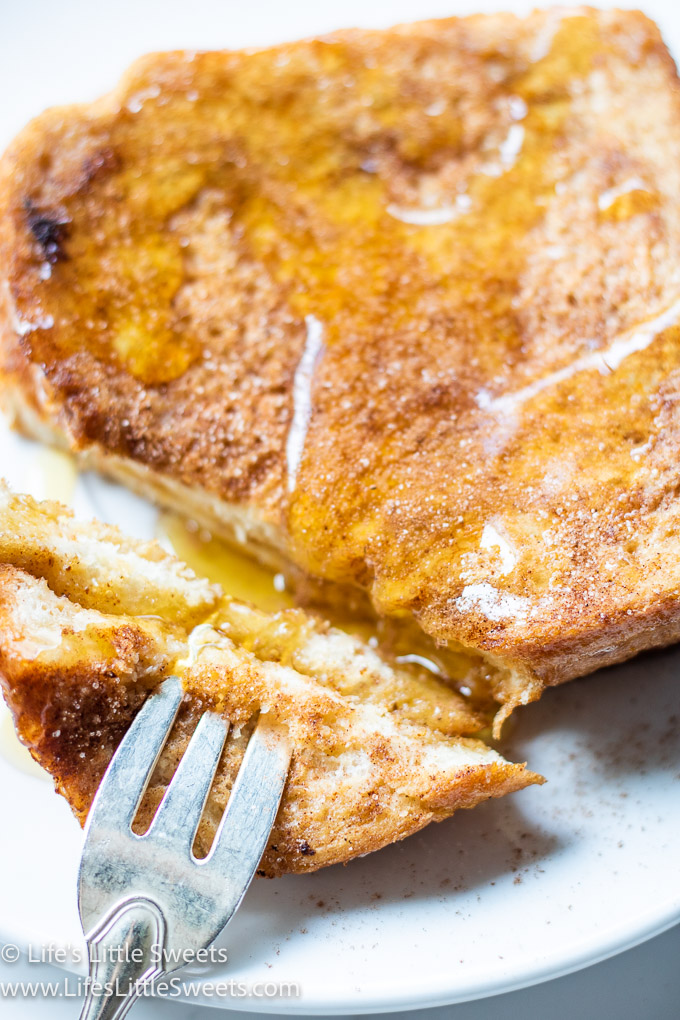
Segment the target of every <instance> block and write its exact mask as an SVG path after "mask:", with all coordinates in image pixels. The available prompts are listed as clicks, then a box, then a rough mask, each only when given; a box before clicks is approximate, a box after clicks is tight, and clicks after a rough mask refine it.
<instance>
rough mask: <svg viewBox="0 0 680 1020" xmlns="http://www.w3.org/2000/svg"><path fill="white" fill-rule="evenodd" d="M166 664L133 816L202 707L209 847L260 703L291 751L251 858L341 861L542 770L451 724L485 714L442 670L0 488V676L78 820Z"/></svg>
mask: <svg viewBox="0 0 680 1020" xmlns="http://www.w3.org/2000/svg"><path fill="white" fill-rule="evenodd" d="M170 674H176V675H178V676H180V677H181V679H182V683H183V685H184V688H185V691H186V696H185V700H184V703H183V706H182V709H181V713H180V717H179V719H178V722H177V723H176V725H175V728H174V729H173V731H172V734H171V736H170V739H169V741H168V743H167V744H166V747H165V749H164V751H163V754H162V756H161V759H160V761H159V763H158V765H157V767H156V770H155V772H154V774H153V776H152V779H151V784H150V787H149V790H148V792H147V794H146V796H145V800H144V802H143V805H142V811H141V815H140V817H139V819H138V823H137V824H138V825H139V826H141V827H142V828H144V826H145V825H148V823H149V821H150V819H151V817H152V815H153V812H154V810H155V808H156V807H157V805H158V803H159V802H160V799H161V797H162V796H163V793H164V791H165V789H166V788H167V785H168V782H169V780H170V778H171V777H172V775H173V773H174V771H175V768H176V766H177V763H178V761H179V758H180V757H181V755H182V753H183V751H184V749H185V748H186V745H187V743H188V740H189V738H190V736H191V733H192V731H193V728H194V727H195V724H196V721H197V719H198V716H199V715H200V713H201V712H202V711H204V710H205V709H206V708H210V709H212V710H214V711H217V712H221V713H224V714H225V715H226V716H227V717H228V718H229V720H230V721H231V723H232V731H231V732H232V734H233V735H232V736H231V737H230V738H229V740H228V742H227V746H226V749H225V752H224V755H223V758H222V761H221V764H220V767H219V769H218V773H217V778H216V781H215V784H214V785H213V788H212V790H211V793H210V797H209V800H208V805H207V808H206V812H205V815H204V817H203V820H202V822H201V826H200V828H199V832H198V836H197V850H198V852H199V853H203V854H205V853H207V851H208V849H209V847H210V845H211V841H212V838H213V836H214V834H215V831H216V828H217V825H218V823H219V820H220V818H221V815H222V812H223V809H224V807H225V804H226V802H227V799H228V796H229V790H230V788H231V783H232V780H233V778H234V776H235V774H236V771H237V770H238V765H239V763H240V760H241V756H242V754H243V752H244V750H245V745H246V743H247V739H248V736H249V734H250V732H251V730H252V726H253V724H254V721H255V720H256V718H257V715H258V713H261V712H266V713H269V714H270V715H271V716H272V717H273V718H274V719H275V721H276V722H277V723H279V724H281V725H282V726H285V727H287V729H288V732H289V734H290V737H291V741H292V744H293V749H294V750H293V759H292V764H291V770H290V774H289V777H288V781H287V785H286V789H285V792H284V796H283V801H282V804H281V809H280V811H279V814H278V818H277V821H276V824H275V827H274V830H273V832H272V836H271V839H270V843H269V845H268V848H267V850H266V852H265V855H264V857H263V860H262V864H261V872H262V873H263V874H266V875H270V876H273V875H278V874H282V873H284V872H303V871H313V870H315V869H317V868H320V867H323V866H324V865H327V864H334V863H337V862H340V861H347V860H350V859H351V858H352V857H356V856H357V855H359V854H365V853H368V852H370V851H372V850H376V849H378V848H380V847H382V846H385V845H386V844H387V843H391V842H393V841H394V840H397V839H401V838H403V837H404V836H407V835H409V834H410V833H413V832H416V831H417V830H419V829H421V828H422V827H423V826H425V825H427V824H428V823H429V822H431V821H438V820H441V819H443V818H446V817H448V816H449V815H451V814H453V812H454V811H456V810H457V809H458V808H464V807H473V806H474V805H475V804H477V803H479V802H480V801H482V800H486V799H487V798H489V797H498V796H502V795H503V794H505V793H509V792H511V791H513V790H518V789H521V788H522V787H524V786H527V785H529V784H531V783H536V782H541V781H542V780H541V777H539V776H537V775H535V774H534V773H531V772H529V771H528V770H527V769H526V768H525V766H524V765H514V764H511V763H509V762H507V761H505V760H504V759H503V758H502V757H501V756H500V755H499V754H497V753H496V752H495V751H494V750H492V749H490V748H488V747H487V746H485V745H484V744H483V743H482V741H480V740H475V739H472V738H470V737H466V736H463V735H461V734H464V733H470V732H472V731H474V730H476V729H479V727H480V726H481V724H482V722H481V720H480V719H479V718H478V717H476V716H475V715H474V713H473V712H472V711H471V710H470V709H469V708H468V707H467V706H466V704H465V702H464V700H463V699H462V698H461V697H460V696H459V695H458V694H456V693H455V692H453V691H452V690H451V689H450V688H449V687H447V686H446V685H444V684H437V682H436V681H435V680H430V681H425V679H424V678H423V677H422V676H420V675H419V674H418V672H417V671H413V670H408V669H400V668H399V667H398V666H391V665H390V664H388V663H387V662H386V661H384V660H382V659H381V658H380V657H379V656H378V655H377V654H376V653H375V652H374V651H373V650H372V649H371V648H370V647H368V646H367V645H364V644H363V643H362V642H360V641H359V640H358V639H356V638H353V637H350V636H349V635H346V634H343V633H340V632H338V631H335V630H334V629H332V628H330V627H328V626H327V625H324V624H323V623H321V622H319V621H318V620H315V619H312V618H311V617H307V616H306V615H305V614H304V613H303V612H302V611H301V610H295V609H294V610H288V611H282V612H280V613H277V614H273V615H267V614H264V613H262V612H260V611H258V610H255V609H253V608H252V607H250V606H248V605H246V604H245V603H241V602H237V601H235V600H233V599H230V598H229V597H228V596H226V595H224V594H223V593H222V592H221V591H220V589H219V587H218V586H216V585H211V584H209V583H208V582H206V581H203V580H201V579H200V578H197V577H196V576H195V575H194V574H193V573H192V571H191V570H189V569H188V568H187V567H186V566H185V565H184V564H182V563H180V562H179V561H178V560H176V559H175V558H174V557H172V556H170V555H169V554H167V553H166V552H164V551H163V550H162V549H161V547H160V546H158V545H157V544H156V543H153V542H151V543H142V542H136V541H133V540H131V539H128V538H126V537H125V536H123V535H122V534H121V533H120V532H119V531H117V530H116V529H115V528H111V527H107V526H105V525H101V524H99V523H96V522H93V523H89V524H82V523H79V522H77V521H75V520H74V518H73V517H72V515H71V514H70V512H69V511H68V510H66V508H65V507H63V506H61V505H59V504H57V503H36V502H35V501H34V500H33V499H31V498H30V497H21V496H16V495H13V494H12V493H11V492H10V491H9V490H8V489H7V487H6V486H4V485H2V486H0V686H2V690H3V693H4V696H5V700H6V701H7V704H8V705H9V707H10V710H11V711H12V713H13V716H14V720H15V724H16V728H17V732H18V734H19V736H20V738H21V739H22V741H23V742H24V743H25V744H26V745H27V746H28V748H29V750H30V751H31V754H32V755H33V757H34V758H35V759H36V761H38V762H39V763H40V764H41V765H42V766H43V767H44V768H45V769H47V771H48V772H49V773H50V774H51V775H52V776H53V778H54V780H55V783H56V786H57V789H58V790H59V792H60V793H62V794H63V795H64V796H65V797H66V798H67V800H68V801H69V803H70V804H71V807H72V808H73V810H74V812H75V814H76V816H77V817H78V818H79V819H80V820H81V822H83V821H84V819H85V817H86V815H87V811H88V808H89V805H90V803H91V801H92V798H93V796H94V793H95V791H96V789H97V786H98V784H99V781H100V779H101V777H102V775H103V772H104V770H105V768H106V766H107V765H108V763H109V761H110V759H111V756H112V755H113V753H114V751H115V749H116V746H117V744H118V743H119V741H120V740H121V738H122V736H123V734H124V733H125V731H126V729H127V728H128V726H129V725H130V723H131V722H132V720H133V718H134V716H135V714H136V712H137V711H138V710H139V708H140V707H141V705H142V704H143V702H144V699H145V698H146V697H147V696H148V694H149V693H150V692H151V691H153V690H154V689H155V688H157V686H158V685H159V684H160V683H161V681H162V680H163V679H164V678H165V677H167V676H168V675H170Z"/></svg>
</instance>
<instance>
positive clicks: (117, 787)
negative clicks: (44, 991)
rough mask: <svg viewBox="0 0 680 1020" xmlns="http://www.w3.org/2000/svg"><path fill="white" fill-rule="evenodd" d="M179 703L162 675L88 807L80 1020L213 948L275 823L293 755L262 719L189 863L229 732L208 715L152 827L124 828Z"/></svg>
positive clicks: (175, 682)
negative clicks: (86, 972) (220, 810)
mask: <svg viewBox="0 0 680 1020" xmlns="http://www.w3.org/2000/svg"><path fill="white" fill-rule="evenodd" d="M182 696H183V690H182V684H181V682H180V680H179V679H178V678H177V677H170V678H169V679H168V680H166V681H165V682H164V683H163V684H162V685H161V687H160V688H159V691H158V693H156V694H153V695H151V696H150V697H149V698H148V699H147V701H146V702H145V704H144V706H143V707H142V709H141V711H140V712H139V713H138V715H137V717H136V718H135V721H134V722H133V724H132V726H131V727H130V729H129V730H128V732H127V733H126V735H125V737H124V738H123V740H122V742H121V744H120V746H119V748H118V750H117V751H116V753H115V755H114V757H113V759H112V760H111V763H110V765H109V767H108V769H107V771H106V773H105V775H104V778H103V779H102V782H101V785H100V786H99V789H98V791H97V794H96V796H95V798H94V801H93V803H92V808H91V810H90V815H89V818H88V821H87V826H86V838H85V847H84V850H83V856H82V860H81V864H80V874H79V879H78V902H79V908H80V919H81V921H82V924H83V931H84V932H85V937H86V939H87V943H88V950H89V954H90V957H89V959H90V984H89V988H88V993H87V998H86V1001H85V1005H84V1006H83V1011H82V1014H81V1020H120V1018H121V1017H123V1016H125V1014H126V1013H127V1011H128V1010H129V1009H130V1007H131V1006H132V1004H133V1002H134V1001H135V999H136V998H137V996H138V995H140V994H141V993H142V991H143V990H144V988H145V986H147V985H148V983H149V982H152V981H154V980H155V979H157V978H158V977H160V976H161V975H164V974H170V973H172V972H173V971H176V970H179V968H180V967H182V966H184V965H185V964H186V962H187V961H191V960H192V959H196V957H195V955H194V954H196V953H197V952H198V951H199V950H204V949H206V948H207V947H208V946H209V945H210V943H212V942H213V941H214V939H215V938H216V937H217V936H218V935H219V933H220V932H221V931H222V929H223V928H224V926H225V925H226V924H227V922H228V921H229V920H230V919H231V917H232V916H233V914H234V912H235V910H236V909H237V907H238V906H239V904H240V903H241V900H242V899H243V896H244V894H245V892H246V889H247V888H248V886H249V885H250V882H251V880H252V878H253V875H254V874H255V871H256V869H257V865H258V863H259V861H260V858H261V856H262V854H263V852H264V849H265V846H266V843H267V839H268V837H269V834H270V832H271V828H272V826H273V824H274V819H275V817H276V812H277V810H278V806H279V802H280V800H281V794H282V793H283V787H284V784H285V781H286V776H287V773H288V767H289V764H290V755H291V748H290V744H289V742H288V739H287V736H286V735H285V734H284V733H282V731H281V730H280V729H277V728H276V727H275V726H274V725H272V724H271V723H270V722H269V721H268V719H267V716H260V719H259V721H258V724H257V726H256V728H255V730H254V732H253V735H252V736H251V738H250V741H249V742H248V747H247V749H246V753H245V756H244V759H243V762H242V765H241V768H240V770H239V773H238V776H237V778H236V781H235V783H234V786H233V789H232V791H231V794H230V797H229V800H228V802H227V807H226V810H225V812H224V816H223V818H222V820H221V822H220V826H219V828H218V831H217V835H216V836H215V840H214V843H213V845H212V848H211V850H210V853H209V855H208V856H207V857H206V858H205V859H202V860H199V859H197V858H196V857H195V856H194V854H193V852H192V847H193V843H194V837H195V834H196V829H197V828H198V823H199V821H200V818H201V815H202V813H203V809H204V807H205V803H206V800H207V797H208V793H209V791H210V787H211V784H212V781H213V778H214V775H215V771H216V769H217V765H218V762H219V760H220V755H221V754H222V749H223V747H224V742H225V740H226V737H227V732H228V729H229V724H228V723H227V722H226V721H225V720H224V719H223V718H222V717H221V716H218V715H216V714H214V713H212V712H206V713H205V714H204V715H203V716H202V717H201V719H200V721H199V723H198V726H197V727H196V730H195V732H194V734H193V736H192V738H191V741H190V743H189V746H188V747H187V749H186V751H185V753H184V756H183V757H182V760H181V762H180V764H179V766H178V768H177V771H176V773H175V775H174V777H173V779H172V781H171V783H170V785H169V787H168V789H167V791H166V793H165V796H164V797H163V800H162V801H161V803H160V805H159V807H158V810H157V811H156V814H155V816H154V818H153V821H152V823H151V826H150V827H149V829H148V831H147V832H146V833H145V834H144V835H142V836H138V835H136V834H135V833H134V832H133V831H132V823H133V821H134V818H135V815H136V813H137V809H138V807H139V804H140V802H141V799H142V797H143V796H144V792H145V790H146V788H147V785H148V783H149V779H150V777H151V774H152V772H153V769H154V766H155V765H156V763H157V761H158V759H159V757H160V754H161V751H162V749H163V745H164V744H165V741H166V739H167V737H168V734H169V732H170V729H171V727H172V725H173V723H174V721H175V718H176V716H177V712H178V710H179V706H180V703H181V701H182ZM198 958H199V959H200V955H199V957H198Z"/></svg>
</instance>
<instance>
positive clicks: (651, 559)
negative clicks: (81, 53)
mask: <svg viewBox="0 0 680 1020" xmlns="http://www.w3.org/2000/svg"><path fill="white" fill-rule="evenodd" d="M650 97H654V101H653V103H651V101H650ZM650 110H652V113H651V114H650ZM0 176H1V182H0V208H1V209H2V211H3V215H2V218H1V220H0V262H1V263H2V265H3V266H4V267H5V273H6V279H5V285H6V291H5V300H6V301H7V308H6V310H5V313H4V322H3V326H2V329H3V332H2V336H1V337H0V340H1V342H2V347H3V350H2V358H3V360H4V365H5V387H6V391H7V393H8V396H7V397H6V402H7V403H11V401H12V400H13V399H14V395H13V393H12V392H11V391H12V390H13V388H19V389H20V390H21V394H22V400H23V402H24V403H23V412H22V417H21V421H22V422H23V424H24V426H25V427H27V428H29V429H32V430H33V431H40V429H41V428H43V426H44V427H45V428H46V429H47V430H55V429H56V431H57V432H59V433H61V434H62V435H64V436H66V437H67V441H68V442H69V443H70V444H71V445H72V446H73V447H74V448H75V449H77V450H79V451H81V452H82V453H83V455H84V456H88V457H90V458H93V457H94V458H96V459H97V460H98V462H99V463H100V464H101V466H102V467H103V468H104V469H105V470H110V471H111V472H112V473H114V474H118V475H119V476H120V475H122V474H126V477H127V479H128V481H129V480H130V479H132V480H133V484H136V485H137V486H140V487H144V486H146V488H147V490H150V491H152V492H155V493H156V495H157V498H159V499H161V500H163V501H166V502H169V503H173V502H178V501H180V500H181V493H182V492H183V491H185V492H188V493H192V494H193V497H194V500H195V503H196V505H197V506H198V512H197V513H196V514H195V516H197V517H200V516H201V514H203V516H204V517H205V518H206V519H211V523H212V525H213V527H214V526H215V523H216V522H217V523H218V524H219V523H220V521H221V522H222V523H223V525H224V531H225V533H227V534H228V535H229V537H230V538H233V537H234V534H233V528H232V527H231V525H230V524H229V517H230V513H231V512H232V509H233V510H234V511H235V512H237V513H240V514H245V515H246V516H247V517H248V518H249V519H250V520H252V521H255V522H257V527H259V528H260V529H261V533H260V534H259V536H258V542H259V549H260V550H262V549H263V548H264V545H265V542H266V541H269V542H270V544H271V545H272V546H276V552H277V553H278V555H279V556H283V557H284V558H288V559H290V560H291V561H293V562H294V563H295V564H297V565H298V566H299V567H301V568H302V569H303V570H306V571H307V572H308V573H309V574H310V575H312V576H314V577H319V578H322V579H325V580H328V581H331V582H334V583H338V584H353V585H359V586H361V587H363V588H365V589H366V590H367V591H368V592H369V594H370V596H371V598H372V601H373V603H374V605H375V606H376V608H377V609H378V610H379V611H380V612H384V613H386V614H395V615H399V614H405V613H408V614H411V615H412V616H414V617H415V618H416V619H417V620H418V622H419V624H420V626H421V627H422V628H423V630H424V631H425V632H426V633H427V634H429V635H430V636H431V637H432V638H434V639H435V640H437V641H439V642H444V643H447V644H450V645H452V646H453V647H460V646H461V645H462V646H464V647H466V648H469V649H473V650H476V651H477V652H478V653H480V654H481V655H482V656H483V657H484V659H485V662H486V665H487V671H488V672H489V673H490V681H489V682H490V683H491V685H492V687H493V688H494V693H495V695H496V697H497V698H498V699H499V700H500V701H502V702H504V703H505V704H506V706H508V707H512V705H514V704H517V703H519V702H524V701H527V700H532V699H533V698H535V697H537V696H538V694H539V693H540V691H541V689H542V688H543V686H545V685H547V684H554V683H559V682H562V681H563V680H566V679H569V678H570V677H573V676H577V675H580V674H583V673H586V672H589V671H591V670H593V669H596V668H598V667H599V666H601V665H604V664H606V663H609V662H613V661H618V660H620V659H621V658H624V657H626V656H628V655H630V654H633V653H634V652H636V651H638V650H640V649H642V648H646V647H651V646H653V645H657V644H663V643H666V642H669V641H673V640H675V639H676V638H677V637H678V634H679V632H680V624H679V623H678V620H679V619H680V613H679V612H678V587H679V581H678V575H677V567H676V565H675V563H676V556H675V550H674V543H675V539H674V535H675V534H676V530H677V526H678V523H679V522H678V502H677V498H676V494H677V491H678V485H679V484H680V479H679V478H678V467H677V464H678V456H677V451H678V440H677V427H676V425H675V421H676V420H677V403H678V393H680V386H679V382H678V380H679V379H680V331H679V329H678V327H677V326H676V325H675V323H676V321H678V320H680V306H678V304H677V302H678V298H679V297H680V210H679V209H678V203H677V194H678V193H680V90H679V87H678V81H677V77H676V73H675V69H674V66H673V63H672V60H671V58H670V56H669V54H668V53H667V51H666V49H665V47H664V46H663V43H662V41H661V39H660V36H659V34H658V31H657V30H656V28H655V26H654V25H653V24H652V23H651V22H649V21H648V20H647V19H646V18H645V17H644V16H643V15H641V14H639V13H636V12H617V11H606V12H604V11H593V10H589V9H585V8H584V9H583V10H581V11H576V12H574V11H572V12H570V13H565V12H560V11H559V10H553V11H546V12H536V13H534V14H532V15H531V16H529V17H528V18H526V19H517V18H515V17H512V16H509V15H493V16H490V17H487V16H478V17H477V16H476V17H473V18H469V19H450V20H447V21H443V22H424V23H420V24H417V25H413V26H405V27H401V28H398V29H394V30H391V31H386V32H347V33H338V34H336V35H334V36H332V37H330V38H327V39H325V40H308V41H305V42H301V43H293V44H287V45H284V46H281V47H277V48H276V49H274V50H267V51H260V52H257V53H204V54H187V53H168V54H160V55H153V56H150V57H148V58H145V59H144V60H143V61H140V62H138V63H137V64H136V65H135V66H134V67H133V68H132V69H131V70H130V71H129V72H128V74H127V76H126V77H125V79H124V80H123V82H122V83H121V85H120V86H119V88H118V89H117V90H116V91H115V92H114V93H112V95H110V96H108V97H106V98H105V99H103V100H101V101H99V102H98V103H96V104H93V105H91V106H88V107H74V108H68V109H65V110H57V111H50V112H48V113H47V114H45V115H43V117H42V118H39V119H38V120H37V121H36V122H34V123H33V124H32V125H30V126H29V127H28V128H27V129H26V131H25V132H24V133H23V134H22V135H21V136H20V137H19V139H17V141H16V142H15V143H14V145H13V147H12V148H11V149H10V151H9V152H8V153H7V154H6V156H5V158H4V161H3V165H2V171H1V173H0ZM646 324H647V325H646ZM27 408H28V409H29V411H30V412H32V413H30V414H29V411H27V410H26V409H27ZM308 418H309V420H307V419H308ZM41 423H42V424H41ZM126 464H129V465H130V471H129V472H127V473H126V470H125V465H126ZM216 507H221V508H223V511H222V513H221V514H220V513H216V511H215V508H216ZM256 545H257V543H254V546H256Z"/></svg>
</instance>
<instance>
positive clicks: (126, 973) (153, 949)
mask: <svg viewBox="0 0 680 1020" xmlns="http://www.w3.org/2000/svg"><path fill="white" fill-rule="evenodd" d="M165 927H166V926H165V919H164V917H163V914H162V913H161V911H160V908H159V907H158V906H157V905H156V904H155V903H153V902H152V901H151V900H148V899H146V898H142V897H130V898H129V899H127V900H124V901H123V902H122V903H120V904H118V905H117V906H116V907H114V909H113V910H112V911H111V912H110V913H109V914H108V915H107V916H106V917H105V918H104V920H103V921H102V922H101V923H100V924H99V925H98V926H97V928H96V929H95V930H94V931H93V932H91V933H90V934H89V935H88V937H87V945H88V951H89V959H90V983H89V988H88V992H87V998H86V999H85V1003H84V1005H83V1011H82V1013H81V1014H80V1020H121V1018H122V1017H124V1016H125V1015H126V1013H127V1012H128V1010H129V1009H130V1007H131V1006H132V1005H133V1003H134V1001H135V999H136V998H137V997H138V996H139V994H140V993H141V991H142V987H143V985H144V984H145V983H146V982H149V981H153V980H154V979H155V978H157V977H158V976H159V975H160V974H162V973H163V972H164V968H163V946H164V943H165Z"/></svg>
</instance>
